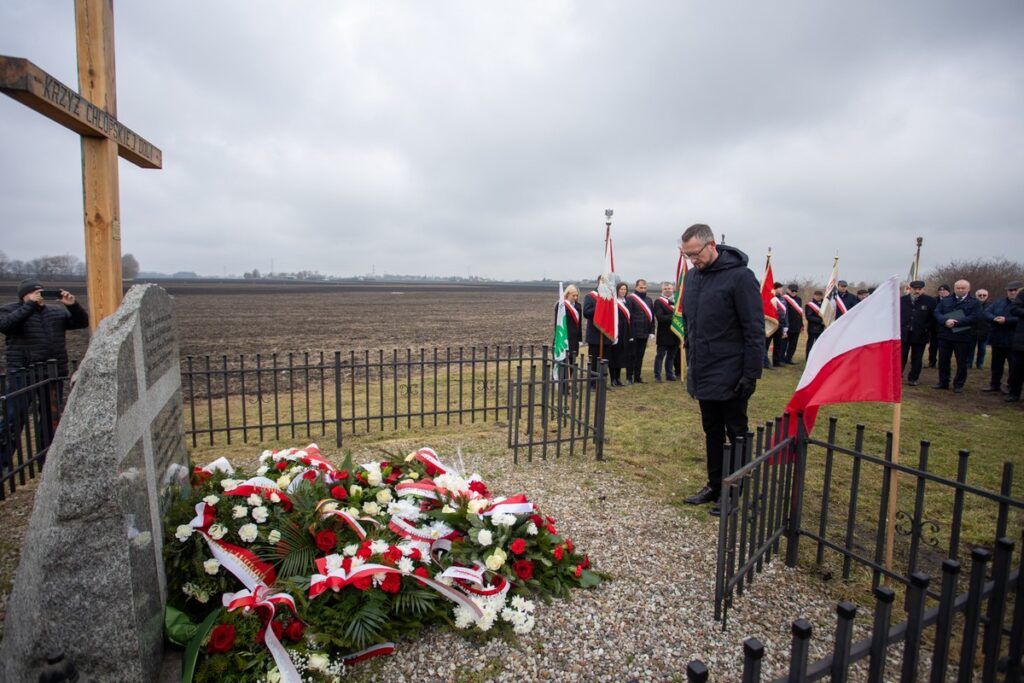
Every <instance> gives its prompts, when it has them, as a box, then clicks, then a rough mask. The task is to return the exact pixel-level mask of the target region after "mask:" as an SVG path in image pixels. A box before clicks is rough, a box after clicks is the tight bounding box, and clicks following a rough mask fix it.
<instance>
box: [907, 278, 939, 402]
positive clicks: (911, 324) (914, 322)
mask: <svg viewBox="0 0 1024 683" xmlns="http://www.w3.org/2000/svg"><path fill="white" fill-rule="evenodd" d="M935 305H936V301H935V299H933V298H932V297H930V296H928V295H927V294H925V293H924V282H923V281H922V280H914V281H913V282H911V283H910V293H909V294H904V295H903V296H901V297H900V350H901V351H902V353H903V365H902V366H901V367H902V369H903V370H906V368H907V358H908V357H909V358H910V374H909V375H907V384H909V385H910V386H914V387H916V386H917V381H918V379H919V378H920V377H921V365H922V361H923V360H924V347H925V345H926V344H927V343H928V340H929V339H931V335H932V329H933V328H934V327H935Z"/></svg>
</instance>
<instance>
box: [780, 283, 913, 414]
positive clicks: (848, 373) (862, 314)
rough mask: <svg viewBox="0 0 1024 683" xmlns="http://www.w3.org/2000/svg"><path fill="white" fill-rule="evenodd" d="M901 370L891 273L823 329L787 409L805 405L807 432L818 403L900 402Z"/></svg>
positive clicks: (897, 293)
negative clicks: (862, 298) (876, 287)
mask: <svg viewBox="0 0 1024 683" xmlns="http://www.w3.org/2000/svg"><path fill="white" fill-rule="evenodd" d="M900 376H901V369H900V280H899V278H898V277H892V278H890V279H888V280H886V281H885V282H884V283H883V284H882V285H881V286H880V287H879V288H878V289H876V290H875V292H874V293H873V294H872V295H871V296H869V297H868V298H867V299H865V300H864V301H862V302H861V303H860V304H859V305H857V306H855V307H854V308H851V309H850V312H849V313H847V314H846V315H844V316H842V317H841V318H839V319H838V320H836V321H835V322H834V323H832V324H831V325H829V326H828V327H827V328H825V331H824V332H822V333H821V336H820V337H818V341H816V342H815V343H814V347H813V348H812V349H811V354H810V356H808V358H807V367H806V368H805V369H804V374H803V376H801V377H800V383H799V384H797V387H796V392H795V393H794V394H793V397H792V398H791V399H789V403H788V404H787V405H786V412H787V413H794V414H795V413H797V412H798V411H803V414H804V426H805V427H806V428H807V433H808V434H810V433H811V430H812V429H814V420H815V418H816V417H817V416H818V407H819V406H821V405H824V404H827V403H854V402H858V401H879V402H883V403H899V402H900V398H901V391H900V390H901V384H900ZM790 432H791V433H795V432H796V420H795V419H794V420H792V422H791V427H790Z"/></svg>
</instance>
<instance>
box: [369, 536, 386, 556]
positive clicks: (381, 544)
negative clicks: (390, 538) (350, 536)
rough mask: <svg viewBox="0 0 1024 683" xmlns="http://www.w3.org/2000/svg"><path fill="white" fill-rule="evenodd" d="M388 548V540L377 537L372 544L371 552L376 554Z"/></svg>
mask: <svg viewBox="0 0 1024 683" xmlns="http://www.w3.org/2000/svg"><path fill="white" fill-rule="evenodd" d="M387 549H388V542H387V541H382V540H380V539H377V540H376V541H374V542H373V543H371V544H370V552H371V553H373V554H374V555H380V554H381V553H383V552H385V551H386V550H387Z"/></svg>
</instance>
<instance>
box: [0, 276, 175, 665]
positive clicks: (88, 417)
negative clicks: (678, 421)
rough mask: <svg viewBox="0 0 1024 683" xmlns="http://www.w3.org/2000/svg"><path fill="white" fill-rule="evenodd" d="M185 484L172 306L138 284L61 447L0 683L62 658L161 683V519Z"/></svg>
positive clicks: (94, 356)
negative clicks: (172, 494)
mask: <svg viewBox="0 0 1024 683" xmlns="http://www.w3.org/2000/svg"><path fill="white" fill-rule="evenodd" d="M187 477H188V453H187V452H186V449H185V441H184V431H183V427H182V414H181V373H180V369H179V360H178V340H177V333H176V330H175V323H174V311H173V305H172V302H171V298H170V296H168V294H167V293H166V292H165V291H164V290H163V289H161V288H160V287H158V286H156V285H140V286H136V287H133V288H132V289H131V290H130V291H129V292H128V294H127V295H126V296H125V299H124V301H123V302H122V304H121V306H120V307H119V308H118V310H117V311H116V312H115V313H114V315H112V316H110V317H109V318H107V319H105V320H104V321H103V322H102V324H101V325H100V327H99V328H98V329H97V331H96V334H95V336H94V338H93V340H92V342H91V343H90V345H89V350H88V352H87V353H86V356H85V359H84V360H83V361H82V365H81V367H80V369H79V371H78V375H77V379H76V381H75V384H74V387H73V389H72V391H71V395H70V398H69V399H68V404H67V407H66V408H65V411H64V415H63V417H62V419H61V423H60V427H59V428H58V429H57V433H56V435H55V437H54V440H53V444H52V445H51V447H50V451H49V454H48V456H47V460H46V465H45V467H44V468H43V474H42V481H41V482H40V484H39V488H38V489H37V490H36V495H35V505H34V508H33V511H32V519H31V521H30V523H29V529H28V533H27V534H26V537H25V543H24V546H23V548H22V553H21V562H20V564H19V566H18V572H17V575H16V578H15V582H14V589H13V591H12V593H11V597H10V602H9V605H8V608H7V618H6V622H5V631H4V633H5V637H4V640H3V642H2V643H0V679H2V680H5V681H34V680H37V679H38V676H39V672H41V671H43V670H46V669H47V667H48V666H50V665H48V664H47V659H48V658H50V659H52V658H55V657H58V656H61V655H63V658H64V662H65V665H67V664H71V665H74V667H75V669H77V671H78V672H79V674H80V675H81V676H82V677H83V678H84V680H88V681H118V682H119V683H120V682H125V681H146V682H149V681H154V680H157V679H158V678H159V677H160V670H161V665H162V660H163V606H164V602H165V600H166V580H165V577H164V568H163V557H162V549H163V534H162V525H161V519H162V517H163V514H164V513H165V512H166V509H167V506H168V502H169V501H168V495H169V494H168V493H167V489H168V486H169V485H170V484H174V483H180V482H182V481H183V480H187ZM50 668H51V669H52V666H50Z"/></svg>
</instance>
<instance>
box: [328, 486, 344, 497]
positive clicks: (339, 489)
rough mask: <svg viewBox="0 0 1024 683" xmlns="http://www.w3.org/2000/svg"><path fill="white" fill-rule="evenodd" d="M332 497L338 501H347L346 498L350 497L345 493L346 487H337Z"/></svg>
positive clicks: (332, 491) (332, 492)
mask: <svg viewBox="0 0 1024 683" xmlns="http://www.w3.org/2000/svg"><path fill="white" fill-rule="evenodd" d="M331 495H332V496H334V497H335V498H337V499H338V500H345V498H347V497H348V493H347V492H346V491H345V487H344V486H335V487H334V488H333V489H331Z"/></svg>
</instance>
